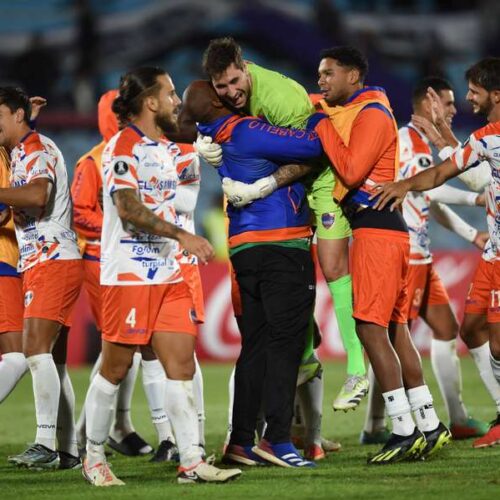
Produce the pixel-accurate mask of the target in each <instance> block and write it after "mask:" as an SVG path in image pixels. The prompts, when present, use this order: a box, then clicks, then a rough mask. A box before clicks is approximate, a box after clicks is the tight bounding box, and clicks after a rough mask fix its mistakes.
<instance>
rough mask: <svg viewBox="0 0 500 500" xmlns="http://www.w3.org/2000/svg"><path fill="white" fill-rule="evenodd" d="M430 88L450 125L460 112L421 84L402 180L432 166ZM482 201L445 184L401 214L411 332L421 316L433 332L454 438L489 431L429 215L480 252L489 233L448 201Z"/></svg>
mask: <svg viewBox="0 0 500 500" xmlns="http://www.w3.org/2000/svg"><path fill="white" fill-rule="evenodd" d="M429 88H432V89H433V90H434V91H435V93H436V97H437V98H438V99H439V102H440V106H441V108H442V110H443V114H444V118H445V120H446V121H447V123H448V127H449V126H451V122H452V120H453V117H454V116H455V114H456V108H455V100H454V95H453V90H452V88H451V85H450V84H449V83H448V82H447V81H446V80H444V79H442V78H437V77H430V78H425V79H423V80H422V81H420V82H419V83H418V84H417V86H416V87H415V89H414V91H413V97H412V104H413V113H414V114H413V115H412V121H410V123H408V124H407V125H405V126H404V127H402V128H401V129H400V130H399V159H400V170H399V178H402V179H404V178H408V177H411V176H413V175H415V174H417V173H418V172H420V171H422V170H424V169H426V168H428V167H430V166H431V165H432V163H433V158H432V150H431V139H430V138H429V137H427V136H426V134H425V132H424V131H423V130H422V129H421V128H420V127H419V126H417V125H416V123H421V121H422V120H423V119H424V120H427V121H429V120H435V118H434V117H433V114H434V113H433V109H434V108H433V101H431V100H430V99H429V98H428V97H427V93H428V89H429ZM483 200H484V196H483V195H479V194H477V193H472V192H468V191H462V190H459V189H456V188H453V187H451V186H447V185H443V186H441V187H439V188H436V189H433V190H431V191H429V192H426V193H410V194H409V195H408V196H407V197H406V199H405V202H404V204H403V216H404V218H405V221H406V223H407V225H408V229H409V231H410V266H409V273H408V297H409V303H408V306H409V311H408V320H409V321H408V323H409V327H410V328H411V322H412V321H413V320H414V319H416V318H417V317H418V316H421V317H422V319H423V320H424V321H425V322H426V323H427V324H428V325H429V326H430V327H431V329H432V332H433V338H432V339H431V362H432V368H433V371H434V375H435V377H436V379H437V381H438V384H439V387H440V389H441V394H442V396H443V400H444V402H445V405H446V409H447V412H448V417H449V420H450V431H451V433H452V436H453V438H455V439H464V438H467V437H474V436H482V435H484V434H485V433H486V432H487V431H488V427H487V425H486V424H485V423H484V422H481V421H478V420H476V419H473V418H471V417H469V415H468V412H467V410H466V408H465V406H464V404H463V402H462V396H461V373H460V362H459V360H458V357H457V355H456V337H457V335H458V331H459V328H458V323H457V320H456V318H455V315H454V313H453V311H452V309H451V307H450V300H449V297H448V294H447V292H446V289H445V288H444V285H443V283H442V281H441V279H440V277H439V276H438V275H437V273H436V270H435V269H434V266H433V264H432V254H431V251H430V240H429V236H428V234H429V217H430V215H432V216H433V217H434V218H435V219H436V220H437V221H438V222H439V223H440V224H442V225H443V226H444V227H447V228H448V229H450V230H452V231H454V232H456V233H457V234H458V235H460V236H462V237H463V238H464V239H466V240H467V241H469V242H471V243H474V244H475V245H476V246H477V247H478V248H480V249H481V250H482V249H483V247H484V243H485V242H486V240H487V239H488V233H487V232H486V233H480V232H478V231H477V230H476V229H474V228H473V227H471V226H470V225H469V224H467V223H466V222H465V221H463V220H462V219H461V218H460V217H458V216H457V215H456V214H455V213H454V212H453V211H452V210H451V209H450V208H448V207H447V206H446V205H445V204H444V203H450V204H463V205H470V206H474V205H478V204H480V203H481V204H482V203H484V201H483ZM372 401H373V399H372ZM374 413H375V414H376V413H377V412H374ZM382 425H383V420H382ZM371 430H372V433H371V436H370V435H369V434H368V433H367V432H366V431H364V432H363V434H362V436H361V442H362V443H363V442H368V443H369V442H371V441H372V440H373V434H374V433H375V434H376V433H377V432H380V430H382V429H377V427H376V426H374V425H372V429H371Z"/></svg>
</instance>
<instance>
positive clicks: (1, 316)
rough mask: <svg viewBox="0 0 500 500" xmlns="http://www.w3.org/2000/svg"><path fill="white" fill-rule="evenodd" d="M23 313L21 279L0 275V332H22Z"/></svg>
mask: <svg viewBox="0 0 500 500" xmlns="http://www.w3.org/2000/svg"><path fill="white" fill-rule="evenodd" d="M23 315H24V298H23V280H22V278H21V277H19V278H16V277H14V276H0V334H2V333H6V332H22V331H23Z"/></svg>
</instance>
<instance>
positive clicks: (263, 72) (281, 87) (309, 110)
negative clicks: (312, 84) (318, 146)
mask: <svg viewBox="0 0 500 500" xmlns="http://www.w3.org/2000/svg"><path fill="white" fill-rule="evenodd" d="M247 70H248V72H249V74H250V77H251V79H252V91H251V95H250V103H249V110H248V111H249V114H250V115H252V116H260V117H263V118H265V119H266V120H267V121H268V122H269V123H271V124H272V125H277V126H279V127H293V128H305V126H306V124H307V119H308V118H309V117H310V116H311V114H313V113H314V111H315V110H314V106H313V105H312V104H311V101H310V100H309V96H308V95H307V92H306V89H305V88H304V87H302V85H300V84H299V83H297V82H296V81H295V80H292V79H291V78H288V77H286V76H284V75H282V74H281V73H277V72H276V71H271V70H269V69H266V68H262V67H261V66H258V65H257V64H254V63H247Z"/></svg>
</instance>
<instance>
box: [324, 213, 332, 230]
mask: <svg viewBox="0 0 500 500" xmlns="http://www.w3.org/2000/svg"><path fill="white" fill-rule="evenodd" d="M321 224H323V227H324V228H325V229H330V228H331V227H332V226H333V225H334V224H335V214H334V213H333V212H325V213H324V214H322V215H321Z"/></svg>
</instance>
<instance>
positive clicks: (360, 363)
mask: <svg viewBox="0 0 500 500" xmlns="http://www.w3.org/2000/svg"><path fill="white" fill-rule="evenodd" d="M328 288H329V290H330V294H331V296H332V299H333V305H334V308H335V315H336V316H337V323H338V325H339V330H340V336H341V338H342V344H343V345H344V349H345V351H346V353H347V374H348V375H365V374H366V368H365V360H364V358H363V347H362V346H361V342H360V341H359V338H358V336H357V334H356V323H355V321H354V318H353V317H352V279H351V275H350V274H348V275H347V276H342V278H339V279H338V280H335V281H330V282H329V283H328Z"/></svg>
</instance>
